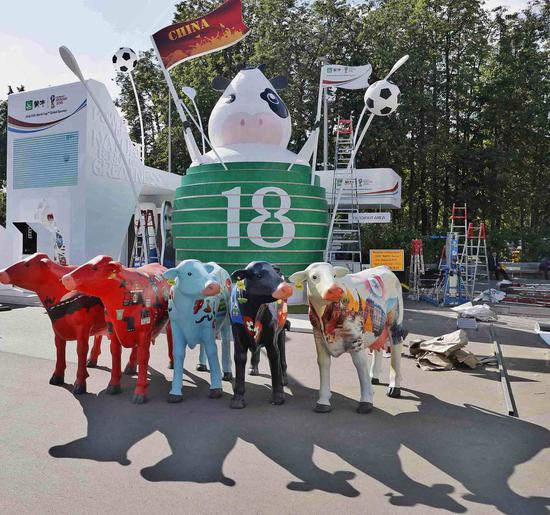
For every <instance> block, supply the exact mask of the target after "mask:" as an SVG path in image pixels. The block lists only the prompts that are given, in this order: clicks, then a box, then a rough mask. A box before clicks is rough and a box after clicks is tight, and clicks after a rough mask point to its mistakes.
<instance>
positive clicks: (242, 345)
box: [231, 324, 248, 409]
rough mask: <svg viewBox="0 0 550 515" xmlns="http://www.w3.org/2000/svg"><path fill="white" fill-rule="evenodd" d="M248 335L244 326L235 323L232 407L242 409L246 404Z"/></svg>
mask: <svg viewBox="0 0 550 515" xmlns="http://www.w3.org/2000/svg"><path fill="white" fill-rule="evenodd" d="M246 338H247V335H246V333H245V330H244V327H243V326H242V325H240V324H235V325H233V341H234V342H235V348H234V351H233V359H234V361H235V383H234V385H233V393H234V395H233V398H232V399H231V407H232V408H234V409H241V408H244V407H245V406H246V401H245V399H244V376H245V369H246V355H247V352H248V348H247V345H246Z"/></svg>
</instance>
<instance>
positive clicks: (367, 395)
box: [351, 350, 372, 413]
mask: <svg viewBox="0 0 550 515" xmlns="http://www.w3.org/2000/svg"><path fill="white" fill-rule="evenodd" d="M351 359H352V360H353V364H354V365H355V368H356V369H357V375H358V376H359V384H360V385H361V400H360V401H359V406H357V413H369V412H370V411H372V385H371V379H370V374H369V364H368V360H367V352H366V351H364V350H358V351H355V352H351Z"/></svg>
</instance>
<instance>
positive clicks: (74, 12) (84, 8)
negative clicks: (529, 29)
mask: <svg viewBox="0 0 550 515" xmlns="http://www.w3.org/2000/svg"><path fill="white" fill-rule="evenodd" d="M220 1H221V0H220ZM2 3H3V4H7V5H3V6H2V16H1V17H0V99H4V98H5V97H6V94H7V89H8V84H10V85H11V86H12V87H13V89H14V91H15V87H16V86H17V85H19V84H24V85H25V87H26V89H27V90H31V89H38V88H43V87H47V86H53V85H57V84H63V83H66V82H74V81H75V80H76V78H75V76H74V75H73V74H72V73H71V72H70V71H69V70H68V69H67V68H66V67H65V65H64V64H63V62H62V61H61V59H60V57H59V53H58V48H59V46H60V45H66V46H67V47H69V48H70V49H71V50H72V52H73V53H74V55H75V56H76V58H77V60H78V62H79V64H80V67H81V69H82V71H83V73H84V76H85V77H86V78H93V79H96V80H99V81H101V82H103V83H104V84H105V85H106V86H107V88H108V89H109V92H110V93H111V96H112V97H113V98H115V97H116V96H117V95H118V88H117V86H116V84H115V83H114V81H113V78H114V76H115V72H114V69H113V66H112V63H111V58H112V56H113V54H114V52H115V51H116V50H117V49H118V48H119V47H121V46H129V47H130V48H133V49H134V50H135V51H136V52H139V51H140V50H146V49H148V48H150V46H151V45H150V40H149V37H150V35H151V34H153V33H154V32H156V31H157V30H158V29H160V28H162V27H164V26H166V25H169V24H170V23H171V21H172V14H173V12H174V4H175V3H176V0H49V1H48V2H44V0H3V2H2ZM244 3H245V6H246V0H244ZM526 4H527V0H486V6H487V7H488V8H490V9H492V8H494V7H497V6H499V5H504V6H506V7H508V8H509V9H510V10H511V11H517V10H519V9H522V8H523V7H525V6H526Z"/></svg>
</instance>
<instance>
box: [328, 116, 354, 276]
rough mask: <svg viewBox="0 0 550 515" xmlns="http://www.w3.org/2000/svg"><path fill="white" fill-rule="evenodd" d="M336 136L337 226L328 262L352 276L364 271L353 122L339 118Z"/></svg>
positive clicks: (334, 213)
mask: <svg viewBox="0 0 550 515" xmlns="http://www.w3.org/2000/svg"><path fill="white" fill-rule="evenodd" d="M334 134H335V135H336V143H335V160H334V176H333V184H332V196H331V198H330V199H329V202H330V216H331V218H332V217H334V225H333V226H332V231H331V232H330V234H329V242H328V245H327V249H328V252H327V261H328V262H330V263H332V264H333V265H340V266H346V267H348V268H349V269H350V271H352V272H359V271H360V270H361V268H362V260H361V224H360V219H359V198H358V191H357V187H358V184H357V178H356V175H355V166H354V163H350V158H351V155H352V152H353V121H352V120H351V119H343V118H340V117H338V122H337V124H336V126H335V127H334Z"/></svg>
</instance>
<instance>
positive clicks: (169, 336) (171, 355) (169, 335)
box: [166, 322, 174, 369]
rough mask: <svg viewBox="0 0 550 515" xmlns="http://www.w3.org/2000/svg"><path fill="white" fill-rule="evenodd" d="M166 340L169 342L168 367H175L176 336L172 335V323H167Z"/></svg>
mask: <svg viewBox="0 0 550 515" xmlns="http://www.w3.org/2000/svg"><path fill="white" fill-rule="evenodd" d="M166 341H167V342H168V368H169V369H173V368H174V337H173V336H172V324H171V323H170V322H168V324H166Z"/></svg>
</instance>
